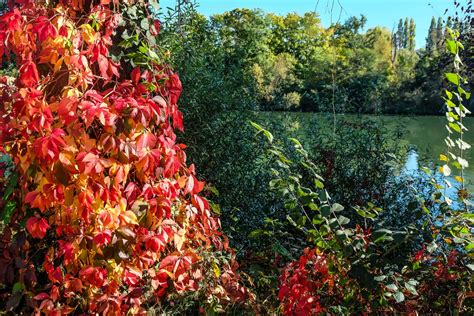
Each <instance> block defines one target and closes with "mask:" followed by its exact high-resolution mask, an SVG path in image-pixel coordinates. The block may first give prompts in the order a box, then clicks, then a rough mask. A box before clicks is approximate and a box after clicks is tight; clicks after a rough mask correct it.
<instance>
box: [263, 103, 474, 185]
mask: <svg viewBox="0 0 474 316" xmlns="http://www.w3.org/2000/svg"><path fill="white" fill-rule="evenodd" d="M275 115H276V116H277V117H278V120H279V121H281V122H282V123H283V124H284V126H286V128H287V129H288V132H289V134H291V136H292V137H294V136H296V137H297V138H300V139H301V140H302V141H303V144H304V142H305V139H306V140H309V139H310V138H311V135H314V133H318V132H319V131H320V130H321V129H328V128H329V129H330V130H332V122H333V117H332V115H325V114H315V113H288V112H286V113H285V112H278V113H275V112H273V113H265V114H264V116H263V118H264V119H265V116H266V117H267V118H269V117H270V116H271V117H272V119H275ZM258 116H259V118H262V116H261V114H259V115H258ZM256 119H257V121H258V118H256ZM342 119H346V120H356V119H358V120H362V121H363V120H365V119H367V120H376V121H378V122H380V123H381V124H383V126H384V127H385V128H386V129H387V130H389V131H395V132H400V133H401V134H402V136H401V140H400V141H401V142H403V143H404V144H406V145H409V148H411V150H410V151H409V152H408V154H407V155H406V156H405V157H402V159H404V161H405V169H406V170H408V171H413V170H416V169H418V168H419V167H422V166H430V165H431V166H432V165H433V164H439V155H440V154H442V153H445V152H446V144H445V142H444V139H445V137H446V136H447V135H448V131H447V130H446V128H445V124H446V119H445V117H443V116H415V117H407V116H373V115H363V116H356V115H337V117H336V128H337V121H338V120H342ZM328 123H329V124H328ZM463 124H464V125H465V126H466V127H467V129H468V131H467V132H466V133H465V134H464V141H465V142H467V143H469V144H470V145H471V146H474V118H473V117H468V118H465V119H464V122H463ZM455 136H457V135H453V137H452V139H453V138H454V137H455ZM464 155H465V157H464V158H465V159H466V160H467V161H468V162H469V167H468V168H467V169H465V171H464V178H465V180H466V183H467V186H468V188H470V189H471V192H472V190H473V189H474V153H473V149H472V148H470V149H468V150H466V151H465V152H464ZM452 169H454V168H452ZM452 182H453V183H454V182H455V181H454V180H453V181H452Z"/></svg>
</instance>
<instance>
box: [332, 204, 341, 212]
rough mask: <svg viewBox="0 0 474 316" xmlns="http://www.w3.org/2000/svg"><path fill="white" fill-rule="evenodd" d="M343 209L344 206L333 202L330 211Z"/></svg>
mask: <svg viewBox="0 0 474 316" xmlns="http://www.w3.org/2000/svg"><path fill="white" fill-rule="evenodd" d="M343 210H344V206H342V205H341V204H338V203H334V204H333V205H332V206H331V212H333V213H336V212H341V211H343Z"/></svg>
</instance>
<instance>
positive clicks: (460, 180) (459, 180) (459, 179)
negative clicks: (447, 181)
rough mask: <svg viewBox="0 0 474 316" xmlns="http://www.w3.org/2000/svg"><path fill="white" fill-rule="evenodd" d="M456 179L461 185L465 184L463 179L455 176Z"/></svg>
mask: <svg viewBox="0 0 474 316" xmlns="http://www.w3.org/2000/svg"><path fill="white" fill-rule="evenodd" d="M454 179H456V181H457V182H459V183H462V182H463V179H462V178H461V177H460V176H455V177H454Z"/></svg>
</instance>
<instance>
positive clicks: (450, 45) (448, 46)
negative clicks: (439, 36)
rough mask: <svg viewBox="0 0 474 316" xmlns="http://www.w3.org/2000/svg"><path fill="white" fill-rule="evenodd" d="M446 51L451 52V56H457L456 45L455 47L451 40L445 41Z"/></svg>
mask: <svg viewBox="0 0 474 316" xmlns="http://www.w3.org/2000/svg"><path fill="white" fill-rule="evenodd" d="M446 49H447V50H448V51H449V52H451V53H452V54H457V51H458V45H456V42H455V41H453V40H447V41H446Z"/></svg>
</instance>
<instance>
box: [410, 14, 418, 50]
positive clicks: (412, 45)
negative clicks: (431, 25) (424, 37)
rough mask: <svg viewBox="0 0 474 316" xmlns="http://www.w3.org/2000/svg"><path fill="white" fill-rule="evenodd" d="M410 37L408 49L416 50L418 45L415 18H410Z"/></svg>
mask: <svg viewBox="0 0 474 316" xmlns="http://www.w3.org/2000/svg"><path fill="white" fill-rule="evenodd" d="M408 34H409V38H408V49H409V50H415V47H416V42H415V36H416V25H415V20H413V19H410V29H409V32H408Z"/></svg>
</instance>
